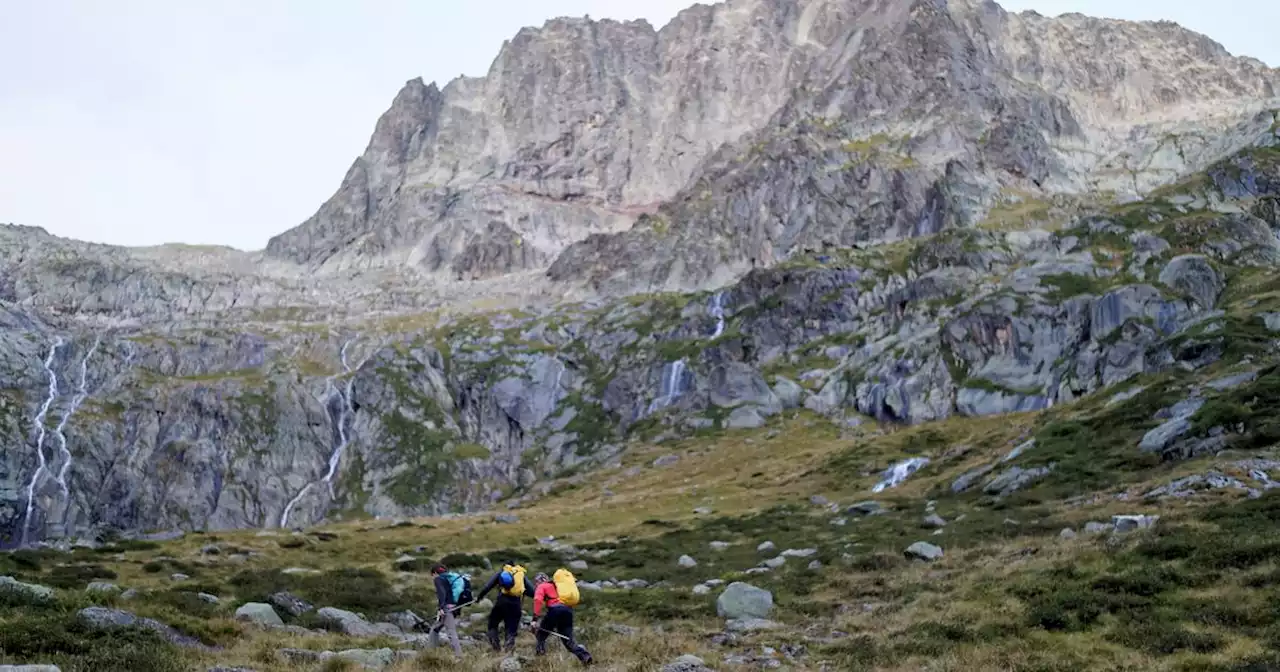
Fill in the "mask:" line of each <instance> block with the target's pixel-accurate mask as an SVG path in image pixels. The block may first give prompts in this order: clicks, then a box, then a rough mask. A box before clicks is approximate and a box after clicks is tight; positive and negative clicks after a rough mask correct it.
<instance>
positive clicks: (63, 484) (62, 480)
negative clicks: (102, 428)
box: [53, 338, 102, 498]
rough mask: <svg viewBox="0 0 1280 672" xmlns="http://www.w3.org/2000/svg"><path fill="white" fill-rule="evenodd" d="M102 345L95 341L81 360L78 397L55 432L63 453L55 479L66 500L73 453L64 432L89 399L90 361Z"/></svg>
mask: <svg viewBox="0 0 1280 672" xmlns="http://www.w3.org/2000/svg"><path fill="white" fill-rule="evenodd" d="M100 345H102V339H101V338H98V339H94V341H93V347H92V348H89V352H88V353H86V354H85V356H84V359H82V360H80V380H79V381H78V383H79V384H78V385H77V386H76V396H75V397H72V399H71V407H70V408H68V409H67V412H66V413H63V414H62V418H60V419H59V420H58V427H57V428H56V429H54V430H53V434H54V436H55V437H56V438H57V439H58V448H59V452H61V453H62V466H60V467H59V468H58V475H57V476H55V477H54V480H55V481H57V483H58V487H59V488H62V496H63V498H66V497H67V495H68V494H69V492H68V490H67V471H68V470H70V469H71V451H70V450H67V435H66V433H65V432H64V430H65V429H66V428H67V422H68V421H70V420H71V416H73V415H75V414H76V411H77V410H79V409H80V404H83V403H84V400H85V399H87V398H88V397H89V359H90V358H91V357H93V353H95V352H97V351H98V346H100Z"/></svg>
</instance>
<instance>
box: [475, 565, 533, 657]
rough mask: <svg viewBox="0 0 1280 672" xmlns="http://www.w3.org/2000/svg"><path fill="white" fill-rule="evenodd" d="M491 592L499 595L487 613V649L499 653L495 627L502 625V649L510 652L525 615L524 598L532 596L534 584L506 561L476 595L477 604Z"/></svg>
mask: <svg viewBox="0 0 1280 672" xmlns="http://www.w3.org/2000/svg"><path fill="white" fill-rule="evenodd" d="M494 589H497V591H498V596H497V598H495V599H494V601H493V609H491V610H489V646H492V647H493V650H494V651H498V650H499V647H498V624H499V623H501V624H502V625H503V626H504V629H505V630H506V635H507V637H506V643H505V648H506V650H507V651H513V650H515V648H516V634H517V633H519V632H520V617H521V616H522V615H523V614H524V598H525V597H533V591H534V588H533V582H531V581H529V577H528V576H527V573H526V571H525V568H524V567H521V566H520V565H517V564H516V563H514V562H508V563H507V564H505V565H503V567H502V569H501V570H499V571H498V572H497V573H495V574H494V575H493V578H491V579H489V582H488V583H486V584H484V588H481V589H480V592H479V593H477V594H476V602H479V601H480V600H483V599H484V596H485V595H488V594H489V591H491V590H494Z"/></svg>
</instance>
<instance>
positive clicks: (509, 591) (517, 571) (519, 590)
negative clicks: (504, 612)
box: [502, 565, 525, 597]
mask: <svg viewBox="0 0 1280 672" xmlns="http://www.w3.org/2000/svg"><path fill="white" fill-rule="evenodd" d="M502 571H504V572H507V573H508V574H510V575H511V576H512V577H513V578H515V580H516V582H515V583H513V584H511V587H510V588H503V589H502V594H503V595H510V596H511V597H520V596H522V595H524V574H525V569H524V567H523V566H521V565H503V566H502Z"/></svg>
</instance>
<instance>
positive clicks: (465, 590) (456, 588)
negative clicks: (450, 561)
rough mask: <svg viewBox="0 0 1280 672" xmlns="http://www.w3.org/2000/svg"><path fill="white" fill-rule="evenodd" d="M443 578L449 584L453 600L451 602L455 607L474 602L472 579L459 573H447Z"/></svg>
mask: <svg viewBox="0 0 1280 672" xmlns="http://www.w3.org/2000/svg"><path fill="white" fill-rule="evenodd" d="M443 576H444V580H445V581H447V582H448V583H449V592H450V593H451V597H452V598H453V599H452V600H451V602H453V604H454V606H460V605H463V604H466V603H468V602H473V601H474V599H475V598H474V597H473V596H472V595H471V577H469V576H466V575H464V574H459V573H457V572H445V573H444V574H443Z"/></svg>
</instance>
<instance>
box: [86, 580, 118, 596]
mask: <svg viewBox="0 0 1280 672" xmlns="http://www.w3.org/2000/svg"><path fill="white" fill-rule="evenodd" d="M84 592H86V593H119V592H121V588H120V586H117V585H116V584H114V583H107V582H106V581H94V582H93V583H90V584H89V585H88V587H86V588H85V589H84Z"/></svg>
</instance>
